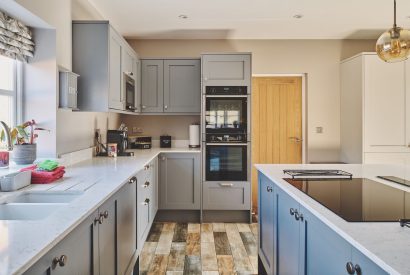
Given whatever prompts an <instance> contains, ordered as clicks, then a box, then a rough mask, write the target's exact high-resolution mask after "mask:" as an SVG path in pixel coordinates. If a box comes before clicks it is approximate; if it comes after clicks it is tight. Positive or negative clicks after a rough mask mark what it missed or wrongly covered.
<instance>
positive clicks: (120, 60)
mask: <svg viewBox="0 0 410 275" xmlns="http://www.w3.org/2000/svg"><path fill="white" fill-rule="evenodd" d="M72 37H73V42H72V43H73V71H75V72H76V73H78V74H80V75H81V77H80V78H79V79H78V108H79V109H80V111H95V112H125V111H126V109H125V96H126V95H125V93H124V79H125V78H124V74H128V75H129V76H131V77H133V78H134V79H136V78H137V77H136V75H137V72H136V70H137V67H136V64H137V60H138V56H137V54H136V53H135V52H134V51H133V50H132V48H131V47H130V46H129V45H128V43H127V42H126V41H125V39H124V38H123V37H121V36H120V35H119V34H118V33H117V32H116V31H115V30H114V29H113V28H112V27H111V26H110V24H109V23H108V21H73V25H72ZM137 86H138V83H136V87H137ZM136 92H138V91H137V90H136ZM137 97H139V95H138V94H137V95H136V98H137Z"/></svg>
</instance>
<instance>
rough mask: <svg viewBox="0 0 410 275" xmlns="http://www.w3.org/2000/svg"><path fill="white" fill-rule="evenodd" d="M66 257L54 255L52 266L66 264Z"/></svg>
mask: <svg viewBox="0 0 410 275" xmlns="http://www.w3.org/2000/svg"><path fill="white" fill-rule="evenodd" d="M67 260H68V257H67V256H66V255H61V256H60V257H55V258H54V259H53V264H52V268H53V269H55V268H56V267H57V265H58V266H61V267H63V266H65V265H66V264H67Z"/></svg>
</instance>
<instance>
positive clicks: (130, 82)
mask: <svg viewBox="0 0 410 275" xmlns="http://www.w3.org/2000/svg"><path fill="white" fill-rule="evenodd" d="M123 89H124V94H125V109H126V110H128V111H132V112H134V111H136V110H137V108H136V107H137V106H135V80H134V79H133V78H132V77H131V76H129V75H128V74H126V73H124V85H123Z"/></svg>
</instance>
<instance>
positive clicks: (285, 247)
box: [274, 188, 332, 275]
mask: <svg viewBox="0 0 410 275" xmlns="http://www.w3.org/2000/svg"><path fill="white" fill-rule="evenodd" d="M275 194H276V198H277V207H275V208H274V209H275V210H276V211H277V213H276V215H277V217H278V219H277V221H278V222H277V237H276V239H277V251H278V253H277V272H278V274H289V275H290V274H292V275H293V274H295V275H296V274H299V266H298V265H299V264H298V263H299V241H300V235H299V227H300V222H298V221H297V220H296V219H295V213H296V211H299V204H298V203H297V202H296V201H295V200H294V199H292V198H291V197H290V196H289V195H288V194H286V193H285V192H284V191H282V190H280V189H279V188H275ZM292 213H293V214H292ZM319 274H320V273H319ZM331 274H332V273H331Z"/></svg>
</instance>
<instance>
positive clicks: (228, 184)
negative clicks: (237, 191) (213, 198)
mask: <svg viewBox="0 0 410 275" xmlns="http://www.w3.org/2000/svg"><path fill="white" fill-rule="evenodd" d="M219 185H220V186H222V187H232V186H233V183H219Z"/></svg>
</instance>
